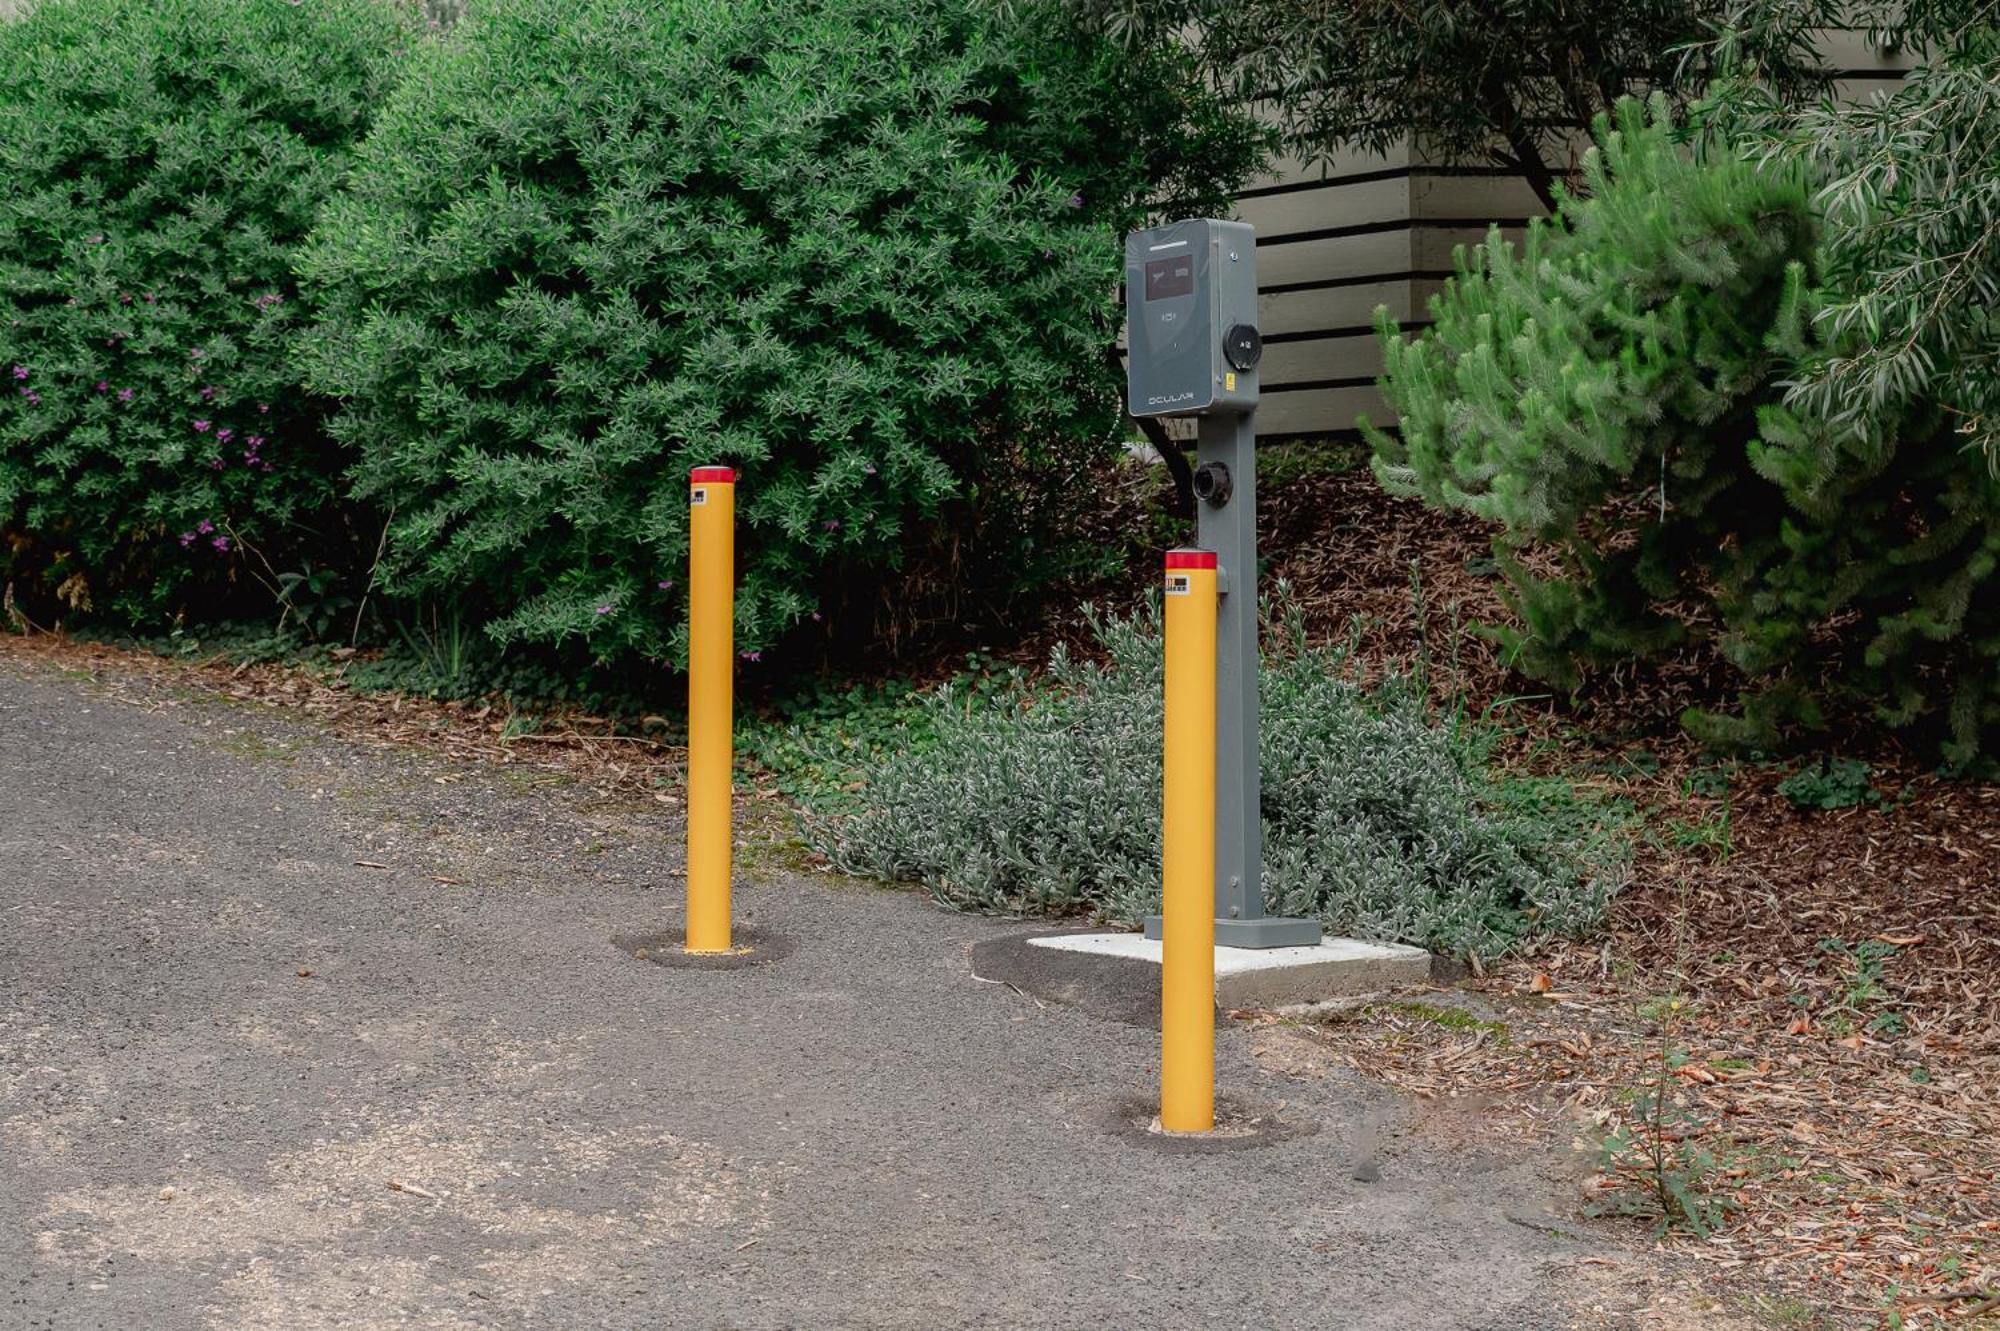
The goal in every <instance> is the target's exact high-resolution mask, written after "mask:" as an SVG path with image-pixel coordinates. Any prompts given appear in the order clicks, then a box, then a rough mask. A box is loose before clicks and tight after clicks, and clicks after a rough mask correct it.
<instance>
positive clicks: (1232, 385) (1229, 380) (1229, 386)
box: [1222, 374, 1236, 393]
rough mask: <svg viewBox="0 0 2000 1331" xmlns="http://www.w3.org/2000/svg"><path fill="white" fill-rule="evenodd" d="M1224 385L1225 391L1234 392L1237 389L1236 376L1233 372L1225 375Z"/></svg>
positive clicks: (1223, 377)
mask: <svg viewBox="0 0 2000 1331" xmlns="http://www.w3.org/2000/svg"><path fill="white" fill-rule="evenodd" d="M1222 387H1223V390H1224V391H1225V392H1230V393H1234V392H1235V391H1236V376H1235V375H1233V374H1225V375H1223V376H1222Z"/></svg>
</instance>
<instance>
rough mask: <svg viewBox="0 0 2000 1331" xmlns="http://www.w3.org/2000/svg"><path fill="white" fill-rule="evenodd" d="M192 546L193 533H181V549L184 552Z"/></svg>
mask: <svg viewBox="0 0 2000 1331" xmlns="http://www.w3.org/2000/svg"><path fill="white" fill-rule="evenodd" d="M193 544H194V533H193V532H191V531H184V532H182V533H181V549H183V550H185V549H187V548H188V547H189V546H191V545H193Z"/></svg>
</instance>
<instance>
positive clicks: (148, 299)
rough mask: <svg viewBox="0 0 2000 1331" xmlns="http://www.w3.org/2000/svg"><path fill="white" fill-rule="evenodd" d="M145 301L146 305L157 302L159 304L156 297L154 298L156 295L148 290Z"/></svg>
mask: <svg viewBox="0 0 2000 1331" xmlns="http://www.w3.org/2000/svg"><path fill="white" fill-rule="evenodd" d="M146 303H147V304H148V305H157V304H159V301H158V299H157V298H156V297H155V296H154V295H153V293H152V292H150V291H148V292H147V293H146Z"/></svg>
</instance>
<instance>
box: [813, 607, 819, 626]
mask: <svg viewBox="0 0 2000 1331" xmlns="http://www.w3.org/2000/svg"><path fill="white" fill-rule="evenodd" d="M820 618H821V616H820V613H819V611H817V610H815V611H813V623H815V624H817V623H819V621H820Z"/></svg>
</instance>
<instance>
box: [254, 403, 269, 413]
mask: <svg viewBox="0 0 2000 1331" xmlns="http://www.w3.org/2000/svg"><path fill="white" fill-rule="evenodd" d="M257 414H258V415H260V416H268V415H270V414H271V404H270V403H268V402H259V403H258V404H257Z"/></svg>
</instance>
